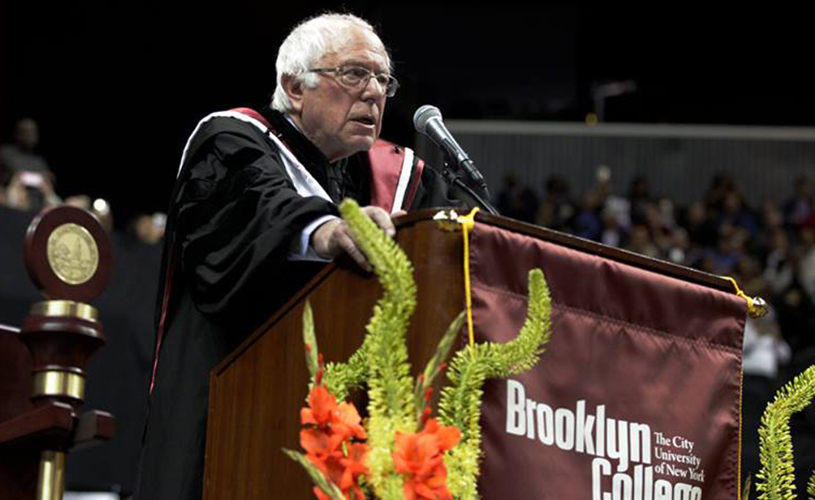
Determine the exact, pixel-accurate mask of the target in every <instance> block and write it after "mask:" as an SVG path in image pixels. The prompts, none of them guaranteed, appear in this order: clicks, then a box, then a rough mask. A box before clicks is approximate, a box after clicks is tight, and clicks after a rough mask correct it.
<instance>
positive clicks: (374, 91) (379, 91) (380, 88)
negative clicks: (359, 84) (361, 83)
mask: <svg viewBox="0 0 815 500" xmlns="http://www.w3.org/2000/svg"><path fill="white" fill-rule="evenodd" d="M386 92H387V89H386V88H385V85H382V84H381V83H379V80H377V79H376V78H374V76H373V75H371V76H370V77H368V81H367V82H366V83H365V87H363V89H362V98H363V99H379V98H381V97H382V96H384V95H385V93H386Z"/></svg>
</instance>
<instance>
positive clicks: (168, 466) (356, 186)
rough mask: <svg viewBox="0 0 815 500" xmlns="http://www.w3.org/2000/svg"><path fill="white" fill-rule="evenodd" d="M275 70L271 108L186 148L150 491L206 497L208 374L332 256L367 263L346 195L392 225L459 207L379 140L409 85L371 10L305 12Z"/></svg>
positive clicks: (199, 135)
mask: <svg viewBox="0 0 815 500" xmlns="http://www.w3.org/2000/svg"><path fill="white" fill-rule="evenodd" d="M276 69H277V88H276V89H275V92H274V97H273V100H272V104H271V106H270V107H266V108H264V109H261V110H257V111H256V110H250V109H246V108H239V109H235V110H231V111H225V112H218V113H213V114H211V115H209V116H207V117H205V118H204V119H202V120H201V121H200V122H199V124H198V126H197V127H196V129H195V131H194V132H193V134H192V136H191V137H190V139H189V140H188V142H187V146H186V147H185V149H184V154H183V155H182V160H181V166H180V170H179V173H178V178H177V180H176V186H175V189H174V193H173V195H172V199H171V204H170V209H169V211H168V221H167V232H166V238H165V243H164V258H163V265H162V267H163V271H162V279H163V283H162V284H161V286H160V289H159V297H158V299H159V301H158V304H157V312H158V314H157V325H156V326H157V336H156V349H155V353H156V354H155V360H154V363H153V374H152V377H151V382H150V409H149V417H148V423H147V428H146V431H145V442H144V447H143V450H142V459H141V472H140V481H139V486H138V487H137V488H138V491H137V494H136V498H138V499H143V500H147V499H150V500H169V499H173V500H187V499H190V500H191V499H196V500H198V499H200V498H201V492H202V475H203V464H204V444H205V436H206V411H207V399H208V381H209V373H210V371H211V370H212V369H213V368H214V367H215V365H216V364H217V363H218V362H219V361H220V360H221V359H223V358H224V357H225V356H226V355H227V354H228V353H229V352H230V351H231V350H232V349H234V348H235V347H236V346H237V344H238V343H239V342H240V341H241V340H243V339H244V338H245V337H246V336H247V335H248V334H249V333H251V332H252V331H253V330H254V329H255V328H257V327H258V326H260V324H261V323H262V321H263V320H265V319H267V318H268V317H269V316H270V315H271V314H272V313H273V312H274V311H275V310H276V309H277V308H278V307H280V306H281V305H282V304H283V303H284V302H285V301H286V300H287V299H288V298H290V297H291V296H292V295H293V294H294V293H295V292H296V291H297V290H298V289H300V288H301V287H302V286H303V285H304V284H305V283H306V282H307V281H308V280H309V279H310V278H311V277H313V276H314V275H315V274H316V273H317V271H319V269H321V268H322V267H323V265H324V263H325V262H327V261H328V260H330V259H332V258H334V257H337V256H338V255H340V254H343V253H344V254H348V255H350V256H351V258H352V259H353V260H354V261H355V262H356V263H357V265H359V266H360V267H361V268H363V269H368V268H369V265H368V263H367V261H366V260H365V257H364V256H363V255H362V253H361V252H360V250H359V248H358V247H357V244H356V243H355V242H354V240H353V238H352V237H351V235H350V232H349V230H348V227H347V225H346V224H345V223H344V222H343V221H342V220H341V219H339V218H337V214H338V212H337V204H338V203H339V202H340V201H341V200H342V199H344V198H346V197H350V198H354V199H356V200H357V201H358V202H359V204H360V205H362V206H363V207H365V208H364V211H365V212H366V213H367V214H368V215H369V216H370V217H371V218H372V219H373V220H374V221H375V222H376V223H377V224H378V225H379V226H381V227H382V228H383V229H384V230H385V231H386V232H387V233H389V234H391V235H392V234H393V233H394V226H393V223H392V222H391V219H390V217H391V214H398V213H401V211H402V210H413V209H419V208H426V207H433V206H450V205H460V203H457V202H455V201H451V200H450V199H449V198H448V187H447V186H446V184H445V183H444V181H443V179H442V178H441V176H440V175H439V174H437V173H436V172H435V171H434V170H433V169H431V168H429V167H427V166H425V165H424V163H423V162H422V161H421V160H419V159H418V158H417V157H415V156H414V154H413V152H412V151H411V150H409V149H406V148H402V147H399V146H396V145H394V144H391V143H387V142H385V141H382V140H379V133H380V130H381V128H382V117H383V112H384V108H385V104H386V102H387V99H388V98H390V97H393V96H394V94H395V93H396V89H397V88H398V83H397V81H396V79H395V78H394V77H393V76H392V75H391V72H392V68H391V60H390V56H389V55H388V52H387V50H386V49H385V46H384V45H383V44H382V41H381V40H380V39H379V36H378V35H377V34H376V32H375V31H374V29H373V28H372V27H371V26H370V24H368V23H367V22H366V21H363V20H362V19H360V18H358V17H355V16H351V15H337V14H326V15H321V16H318V17H315V18H313V19H309V20H307V21H305V22H303V23H302V24H300V25H299V26H297V27H296V28H295V29H294V30H293V31H292V32H291V33H290V34H289V36H288V37H287V38H286V40H285V41H284V42H283V44H282V45H281V47H280V49H279V53H278V57H277V65H276Z"/></svg>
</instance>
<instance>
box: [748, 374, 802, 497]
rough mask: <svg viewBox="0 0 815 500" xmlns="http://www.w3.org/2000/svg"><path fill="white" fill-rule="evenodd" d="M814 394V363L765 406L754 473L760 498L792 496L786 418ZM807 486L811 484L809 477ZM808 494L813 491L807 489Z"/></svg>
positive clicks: (791, 472) (791, 454)
mask: <svg viewBox="0 0 815 500" xmlns="http://www.w3.org/2000/svg"><path fill="white" fill-rule="evenodd" d="M813 396H815V365H813V366H810V367H809V368H807V369H806V370H805V371H804V372H803V373H801V374H800V375H798V376H797V377H795V379H794V380H793V381H792V382H790V383H788V384H787V385H785V386H784V387H782V388H781V389H779V391H778V392H777V393H776V395H775V400H773V402H772V403H770V404H769V405H767V409H766V410H765V411H764V415H763V416H762V418H761V427H760V428H759V430H758V436H759V444H760V448H761V450H760V458H761V471H760V472H759V473H758V474H757V475H756V479H757V480H758V482H757V485H756V491H759V492H760V495H759V497H758V498H759V500H792V499H794V498H796V496H795V484H794V481H795V469H794V467H793V452H792V436H791V435H790V426H789V421H790V417H792V415H793V414H794V413H795V412H798V411H801V410H802V409H803V408H804V407H806V406H807V405H808V404H809V403H810V401H811V400H812V398H813ZM810 486H813V483H812V480H810ZM807 490H808V491H809V493H810V495H812V491H810V488H807Z"/></svg>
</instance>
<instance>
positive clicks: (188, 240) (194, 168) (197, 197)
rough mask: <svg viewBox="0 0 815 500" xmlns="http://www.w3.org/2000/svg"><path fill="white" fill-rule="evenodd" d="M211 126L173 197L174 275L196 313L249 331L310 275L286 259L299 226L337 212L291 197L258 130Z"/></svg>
mask: <svg viewBox="0 0 815 500" xmlns="http://www.w3.org/2000/svg"><path fill="white" fill-rule="evenodd" d="M221 120H224V119H221ZM227 120H229V119H227ZM231 122H237V120H231ZM215 125H216V130H215V132H214V133H209V134H206V133H205V139H204V140H203V141H200V145H199V146H198V147H197V148H196V150H195V151H194V153H193V154H192V156H191V157H190V159H189V161H188V165H185V169H184V180H183V183H182V185H181V188H180V189H179V191H178V194H177V202H176V204H175V207H176V210H177V216H176V217H177V222H176V224H177V225H176V238H177V244H178V246H179V249H180V264H181V270H182V272H183V275H184V281H185V282H186V284H187V286H188V287H189V291H190V293H191V294H192V297H193V300H194V302H195V304H196V307H197V308H198V309H199V310H200V311H201V312H202V313H204V314H206V315H208V316H210V317H211V319H213V320H214V321H217V322H225V321H229V322H231V323H233V325H232V326H233V327H238V324H241V325H243V324H245V323H246V322H249V323H253V324H251V325H248V324H247V325H246V326H247V327H249V328H251V327H253V326H257V323H258V322H259V321H262V319H264V318H265V317H268V315H269V314H270V313H272V312H274V311H275V310H276V309H277V307H279V306H280V305H282V301H283V300H284V299H285V297H288V296H290V295H291V294H292V293H293V292H294V291H296V290H297V289H298V288H299V287H300V285H302V284H303V283H304V282H305V280H306V279H308V278H309V277H310V276H311V275H312V274H313V272H308V270H309V268H310V269H314V270H315V271H316V269H318V267H319V266H315V265H314V264H313V263H311V264H310V263H303V262H291V261H289V260H288V256H289V253H290V250H291V248H292V245H293V244H294V241H295V240H298V238H299V236H300V233H301V232H302V230H303V228H304V227H305V226H306V225H308V224H309V223H310V222H312V221H314V220H315V219H317V218H318V217H321V216H324V215H330V214H336V213H337V210H336V207H335V206H334V205H333V204H332V203H330V202H329V201H327V200H324V199H322V198H318V197H303V196H300V195H299V194H298V193H297V192H296V190H295V188H294V186H293V185H292V183H291V181H290V179H289V177H288V176H287V175H286V172H285V168H284V166H283V163H282V160H281V158H280V154H279V152H278V151H277V150H275V149H274V146H273V145H272V143H270V142H269V141H268V140H267V139H266V138H265V137H263V135H262V134H261V133H260V131H255V130H254V129H253V128H251V125H247V124H243V123H240V122H238V123H229V122H227V123H221V124H218V123H216V124H215ZM222 129H223V130H222ZM236 323H238V324H236ZM238 328H239V329H238V331H241V330H240V327H238ZM244 331H245V330H244Z"/></svg>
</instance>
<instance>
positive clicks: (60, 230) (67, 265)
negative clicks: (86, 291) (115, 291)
mask: <svg viewBox="0 0 815 500" xmlns="http://www.w3.org/2000/svg"><path fill="white" fill-rule="evenodd" d="M48 264H49V265H50V266H51V270H52V271H54V274H56V275H57V277H58V278H59V279H61V280H62V281H64V282H65V283H68V284H69V285H81V284H82V283H85V282H86V281H88V280H89V279H91V278H92V277H93V275H94V273H96V268H97V267H98V266H99V250H98V248H97V247H96V240H94V239H93V236H91V233H89V232H88V230H87V229H85V228H84V227H82V226H80V225H78V224H74V223H68V224H63V225H61V226H59V227H57V228H56V229H54V231H53V232H51V235H50V236H48Z"/></svg>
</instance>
